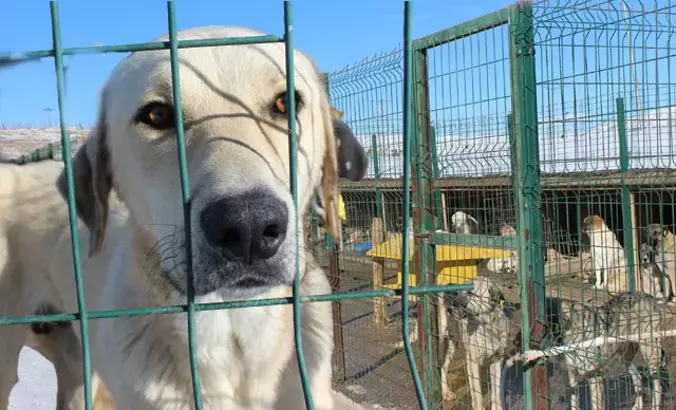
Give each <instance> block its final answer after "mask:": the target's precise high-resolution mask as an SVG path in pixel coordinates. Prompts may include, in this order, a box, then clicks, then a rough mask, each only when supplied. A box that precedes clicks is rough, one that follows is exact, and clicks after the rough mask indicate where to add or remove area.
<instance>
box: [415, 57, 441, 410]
mask: <svg viewBox="0 0 676 410" xmlns="http://www.w3.org/2000/svg"><path fill="white" fill-rule="evenodd" d="M413 59H414V61H413V64H414V66H413V73H414V74H413V75H414V77H413V78H414V86H415V89H414V91H415V94H414V107H415V111H414V113H415V114H416V115H415V117H414V126H415V132H413V135H412V137H413V141H414V152H413V154H414V157H413V158H414V162H413V169H412V171H413V177H414V183H415V186H414V189H413V191H414V194H415V197H414V198H415V202H414V204H415V205H414V219H415V223H414V225H413V226H414V231H415V233H416V236H415V246H416V250H417V252H416V255H415V258H414V260H415V263H416V266H417V269H416V271H417V272H418V273H417V274H418V276H419V278H420V279H419V282H420V283H421V284H425V285H428V284H430V283H435V281H436V257H435V246H434V244H433V243H431V242H430V241H429V240H427V234H428V233H430V232H434V230H435V224H434V213H433V212H432V206H434V203H433V201H432V181H433V178H434V175H433V172H432V166H433V165H432V164H433V160H432V156H431V152H432V150H433V149H432V148H431V141H430V128H431V126H430V119H429V116H430V109H429V94H428V90H429V84H428V73H427V64H428V62H427V50H417V51H414V53H413ZM418 303H421V304H422V322H423V326H422V328H423V329H424V333H423V337H424V338H423V340H422V342H423V343H422V344H423V346H422V347H423V364H424V372H423V380H424V382H425V387H426V390H427V405H428V407H429V408H434V402H435V396H436V392H437V391H438V389H439V385H438V384H437V383H435V381H437V382H438V381H439V380H440V378H439V377H438V374H437V372H436V366H435V364H436V362H437V358H436V350H437V349H435V348H434V341H433V339H432V335H433V334H437V333H438V330H435V327H436V326H435V325H436V324H437V321H436V310H435V309H434V305H433V304H432V302H431V301H430V298H429V297H423V298H421V300H419V301H418Z"/></svg>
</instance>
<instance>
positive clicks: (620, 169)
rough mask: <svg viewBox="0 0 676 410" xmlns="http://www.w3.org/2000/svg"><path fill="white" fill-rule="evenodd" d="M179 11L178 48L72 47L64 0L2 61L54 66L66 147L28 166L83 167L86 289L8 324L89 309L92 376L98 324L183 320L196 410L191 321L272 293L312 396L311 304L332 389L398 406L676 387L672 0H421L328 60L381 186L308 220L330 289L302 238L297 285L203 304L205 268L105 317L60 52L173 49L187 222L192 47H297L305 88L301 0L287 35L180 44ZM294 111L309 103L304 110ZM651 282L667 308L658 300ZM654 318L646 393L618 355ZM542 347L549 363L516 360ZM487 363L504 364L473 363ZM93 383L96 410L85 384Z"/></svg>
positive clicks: (539, 403) (621, 395) (596, 404)
mask: <svg viewBox="0 0 676 410" xmlns="http://www.w3.org/2000/svg"><path fill="white" fill-rule="evenodd" d="M167 4H168V26H169V33H170V35H169V40H168V41H161V42H151V43H136V44H122V45H113V46H98V47H72V48H63V47H62V46H61V44H60V38H59V21H58V10H57V7H56V3H55V2H53V1H52V2H51V9H52V24H53V37H54V38H53V42H54V45H53V49H52V50H40V51H32V52H25V53H0V67H3V66H13V65H18V64H21V63H22V62H26V61H33V60H39V59H42V58H51V57H53V58H54V59H55V68H56V74H57V91H58V96H59V114H60V122H61V144H50V145H48V146H45V147H43V148H40V149H38V150H35V151H33V152H30V153H26V154H25V155H23V156H21V157H20V158H18V159H16V160H15V162H18V163H20V164H24V163H27V162H33V161H41V160H45V159H59V158H60V159H61V160H62V161H63V162H64V163H65V165H66V176H67V179H68V182H69V183H68V186H69V190H68V206H69V216H70V226H71V228H70V229H71V234H72V235H73V259H74V261H75V264H74V270H75V278H76V287H77V295H78V311H77V312H67V313H62V314H53V315H36V316H28V317H2V318H0V325H17V324H30V323H41V322H47V321H49V322H68V321H73V320H79V321H80V330H81V332H82V334H83V339H82V345H83V346H82V348H83V355H84V358H85V360H84V363H83V365H84V368H85V371H87V372H88V371H89V370H91V361H90V358H89V346H88V341H87V337H86V334H87V328H88V323H91V321H92V320H100V319H106V318H115V317H134V316H143V315H164V314H179V313H183V314H187V318H188V328H189V333H190V340H189V342H190V343H189V344H190V352H188V353H189V354H190V358H191V375H192V383H193V391H194V396H195V407H196V408H198V409H199V408H203V406H204V405H203V403H202V399H201V393H200V392H201V389H200V379H199V375H198V372H197V366H196V357H195V353H194V347H195V345H196V341H195V340H194V333H193V331H192V327H193V326H194V316H195V314H196V313H197V312H205V311H215V310H221V309H243V308H252V307H263V306H275V305H291V308H292V309H293V319H294V340H295V349H296V357H297V360H298V366H299V370H300V376H301V383H302V386H303V392H304V398H305V402H306V407H307V408H308V409H311V408H314V403H313V397H312V395H311V394H310V389H309V380H308V375H307V370H306V368H305V367H306V366H305V363H304V361H305V359H304V355H303V346H302V333H301V330H300V326H299V324H300V322H301V321H302V320H303V318H302V317H301V314H300V312H301V305H302V304H303V303H317V302H331V303H332V308H333V319H334V326H333V330H334V344H335V351H334V354H333V367H334V368H333V373H334V385H335V386H337V388H339V389H341V391H343V392H347V393H350V394H351V395H352V396H355V397H356V396H360V395H362V396H363V397H362V399H363V401H364V402H369V403H372V404H378V405H381V406H382V407H388V406H389V407H394V408H402V409H407V408H421V409H441V408H479V407H482V406H485V407H501V408H503V409H505V410H507V409H521V408H526V409H529V410H530V409H535V408H537V409H546V408H549V407H551V406H552V405H553V404H554V403H556V400H557V399H556V398H557V397H565V400H566V401H567V403H566V405H568V404H570V405H573V406H578V405H579V404H580V400H581V397H585V398H587V399H588V401H589V402H588V403H586V405H587V407H589V408H592V409H600V408H603V406H604V405H605V404H608V405H609V406H610V407H611V408H618V409H625V408H626V409H629V408H631V407H632V405H634V404H635V403H636V402H637V400H641V399H642V397H643V396H646V397H645V399H646V400H649V402H652V403H653V404H655V403H657V401H658V399H657V398H656V397H657V396H652V395H653V394H657V393H655V392H656V391H658V390H660V391H662V392H663V393H664V397H667V396H669V395H673V394H675V393H674V391H673V389H674V387H673V386H676V384H674V383H673V381H672V380H673V379H672V373H674V372H676V367H672V366H671V365H669V364H668V363H667V362H666V361H665V362H664V363H666V364H664V366H666V367H660V368H659V369H657V368H655V365H654V363H655V361H654V360H658V359H659V358H658V357H657V356H655V357H652V356H649V353H646V352H648V350H646V349H654V351H660V352H662V351H664V354H665V355H666V356H665V358H666V357H667V356H670V355H672V354H673V353H674V352H672V350H673V349H672V348H671V346H670V345H667V344H664V345H663V344H661V342H660V341H659V337H657V335H658V332H663V331H668V329H666V328H661V329H660V328H659V326H667V327H668V324H669V323H670V321H673V315H674V313H675V312H676V311H674V312H672V310H673V309H672V305H673V303H674V301H676V299H674V298H672V297H670V296H669V294H668V289H669V288H670V286H671V285H670V282H669V281H670V280H673V279H672V278H670V277H669V275H668V274H665V273H664V272H670V271H669V269H671V268H670V267H669V266H670V265H669V264H670V263H671V264H672V265H673V259H674V257H673V252H674V251H673V250H670V248H669V249H667V248H665V241H664V240H662V241H661V242H660V243H653V242H655V232H658V233H660V234H662V235H663V237H665V238H668V237H669V236H668V234H667V232H669V233H673V232H674V231H675V230H676V206H675V205H674V203H675V202H676V201H675V198H674V189H676V144H675V143H674V138H673V137H674V130H676V102H675V101H676V91H675V90H676V87H675V86H674V84H673V79H672V77H673V76H674V75H675V74H676V72H675V71H674V70H676V68H675V67H676V64H675V63H676V61H675V60H676V53H675V52H674V44H676V43H674V40H675V39H676V5H673V4H672V3H671V2H669V1H668V0H664V1H662V0H657V1H655V2H653V3H650V4H647V3H644V2H640V1H637V2H633V1H624V0H608V1H602V2H597V1H578V2H572V3H571V2H566V1H558V0H537V1H519V2H515V3H514V4H512V5H510V6H509V7H506V8H504V9H500V10H497V11H494V12H492V13H489V14H487V15H485V16H481V17H478V18H475V19H472V20H470V21H467V22H463V23H461V24H457V25H455V26H452V27H448V28H447V29H444V30H441V31H438V32H435V33H431V34H429V35H426V36H424V37H422V38H418V39H413V38H411V34H410V32H411V16H412V11H411V3H410V2H409V1H405V2H404V13H403V17H404V21H403V23H404V24H403V43H402V45H401V46H397V47H396V48H394V49H393V50H391V51H388V52H385V53H379V54H375V55H374V56H372V57H370V58H366V59H363V60H361V61H359V62H357V63H354V64H350V65H348V66H346V67H345V68H342V69H339V70H336V71H334V72H331V73H328V74H327V75H326V86H327V90H328V92H329V94H330V98H331V104H332V106H334V107H335V108H336V110H337V111H338V112H339V113H340V116H341V118H342V119H343V121H344V122H345V123H347V124H348V125H349V127H350V129H351V130H352V132H353V133H354V135H355V137H356V138H357V140H358V141H359V142H360V143H361V145H362V146H363V147H364V149H365V155H366V156H367V157H368V161H369V166H368V170H367V173H366V177H365V178H364V179H363V180H360V181H347V180H341V181H340V193H341V198H340V199H341V201H342V202H343V205H344V216H343V226H342V236H343V238H342V241H343V242H342V243H338V242H337V240H336V239H335V238H333V237H332V236H331V235H330V234H328V233H327V232H325V230H324V227H323V226H322V224H321V221H320V219H321V218H319V217H318V215H317V214H316V213H315V212H314V209H313V210H312V213H310V214H308V215H307V222H304V223H305V224H306V225H307V227H306V229H307V231H309V232H307V233H308V238H309V239H307V248H309V250H311V251H312V254H313V255H314V256H315V258H316V259H317V261H318V262H319V264H320V265H322V267H323V268H324V269H325V271H326V273H327V276H328V278H329V281H330V283H331V289H332V291H331V293H330V294H322V295H313V296H302V295H301V294H300V281H299V276H300V265H299V264H300V252H299V250H297V251H296V261H295V263H296V271H295V272H296V280H295V281H294V284H293V288H292V289H293V294H292V297H284V298H269V299H259V300H241V301H228V302H220V303H197V302H195V301H194V298H193V296H192V280H191V279H190V277H191V272H190V269H188V276H189V278H188V281H189V282H188V283H189V284H188V289H189V291H188V294H189V298H188V303H187V304H185V305H174V306H163V307H153V308H140V309H120V310H105V311H104V310H94V311H87V310H86V309H85V303H84V296H85V294H84V292H83V290H82V287H81V269H82V268H81V267H80V256H79V254H78V249H79V247H78V246H75V245H76V244H77V241H78V239H77V229H76V226H77V224H76V222H77V217H76V214H75V211H74V209H75V208H74V195H75V192H74V190H73V187H72V169H71V155H72V147H73V146H75V145H77V144H79V138H73V136H72V132H69V130H68V129H67V128H66V127H65V123H64V121H63V107H62V104H63V101H62V99H63V94H64V83H63V64H62V58H63V56H64V55H80V54H97V53H118V52H119V53H123V52H142V51H148V50H168V52H169V54H170V55H171V58H172V60H171V61H172V79H173V84H174V88H173V90H174V100H175V101H179V104H177V105H176V106H175V111H176V118H177V124H176V125H177V130H178V132H177V142H178V146H179V147H180V149H179V152H178V160H179V169H180V178H181V193H182V201H183V205H184V214H185V217H186V226H185V229H186V234H188V237H189V229H190V228H189V222H188V220H189V218H188V216H189V215H190V199H191V198H190V185H189V180H188V172H187V167H186V153H185V148H184V141H183V139H184V137H183V132H182V129H183V125H182V119H181V116H180V113H181V110H180V108H181V107H180V86H179V84H178V68H177V62H176V61H177V60H176V58H177V55H178V53H179V49H181V48H191V47H211V46H235V45H242V44H254V43H273V42H280V43H285V47H286V66H285V68H286V75H287V90H289V91H288V92H289V95H290V96H291V97H292V98H291V100H294V98H293V89H294V77H293V71H294V68H293V66H294V64H293V30H292V24H291V23H292V22H291V4H290V2H288V1H285V2H284V35H283V36H282V37H278V36H274V35H269V36H256V37H246V38H225V39H208V40H178V39H176V32H175V30H176V29H175V10H174V5H173V2H171V1H169V2H168V3H167ZM289 112H290V113H291V114H293V113H294V112H295V107H294V104H293V103H291V106H290V107H289ZM288 129H289V152H290V158H289V162H290V165H291V174H290V176H289V177H290V181H291V183H290V191H291V194H292V196H293V198H294V204H295V207H296V212H299V211H301V210H299V209H298V206H299V205H298V188H299V187H298V180H297V175H296V172H295V170H296V165H297V161H298V158H297V149H298V145H297V144H298V141H297V135H296V124H295V120H294V115H289V122H288ZM594 221H595V222H594ZM592 222H594V223H595V224H596V225H594V224H593V223H592ZM593 226H600V228H598V229H599V231H598V232H596V233H594V231H593V229H592V228H593ZM296 232H299V226H296ZM594 235H596V236H594ZM651 235H652V236H651ZM297 239H298V240H301V239H300V238H297ZM298 243H300V242H298ZM667 246H671V245H669V243H668V242H667ZM189 247H190V246H188V248H189ZM657 248H659V249H657ZM612 258H615V259H613V260H611V259H612ZM651 258H652V259H651ZM189 260H191V259H189ZM189 265H190V264H189ZM649 267H654V268H655V269H656V270H654V271H648V268H649ZM650 269H652V268H650ZM650 272H657V273H650ZM674 275H676V273H675V274H674ZM674 278H676V276H674ZM484 280H485V281H484ZM599 281H600V282H599ZM597 282H599V283H597ZM476 284H481V287H478V288H477V287H476V286H475V285H476ZM674 289H676V287H674ZM458 292H461V295H462V297H458ZM482 292H484V293H482ZM626 292H631V293H630V295H631V297H632V298H639V299H629V298H628V297H627V296H626V294H627V293H626ZM646 294H647V295H649V296H650V297H652V298H653V299H650V300H658V301H659V303H658V302H656V303H655V304H651V303H652V302H645V300H646V299H640V297H643V296H645V295H646ZM623 295H625V296H623ZM642 295H643V296H642ZM473 297H481V298H482V299H480V301H481V303H480V305H481V306H489V307H492V308H491V310H490V315H493V316H490V317H488V316H481V315H482V314H483V313H477V314H476V315H477V316H476V317H479V318H480V320H477V322H476V323H474V322H471V321H470V320H469V319H468V317H470V318H474V317H475V316H473V315H474V314H475V313H476V312H470V313H471V314H470V313H467V312H468V311H467V309H469V307H471V306H473V305H472V304H471V303H467V302H466V301H467V300H471V298H473ZM623 297H627V299H622V298H623ZM663 299H666V300H663ZM636 300H640V301H642V302H637V301H636ZM463 301H464V302H463ZM618 301H619V302H618ZM625 302H626V305H620V306H624V307H625V309H624V310H621V315H624V316H621V317H622V318H624V319H626V320H627V321H628V322H630V323H639V324H638V325H626V326H629V327H627V328H621V326H622V325H623V323H624V322H622V321H621V320H619V319H618V322H613V323H614V325H617V326H618V329H620V330H617V332H620V333H621V332H622V331H625V333H626V334H624V336H626V340H623V337H624V336H622V335H618V334H615V333H613V334H610V333H612V332H615V330H613V331H607V332H608V334H598V332H599V330H598V329H595V328H590V326H589V323H590V320H591V321H592V322H593V320H613V319H617V317H618V316H617V315H619V314H618V313H617V312H611V311H610V310H609V309H611V308H612V307H613V306H615V307H617V306H618V305H616V304H617V303H625ZM662 302H668V303H662ZM463 303H465V304H464V305H463ZM614 304H615V305H614ZM458 306H461V308H459V307H458ZM609 306H610V307H609ZM626 306H629V307H626ZM463 309H465V310H463ZM459 310H460V311H462V312H465V313H464V314H465V316H463V315H462V314H461V313H458V311H459ZM609 312H610V313H609ZM575 315H578V316H575ZM604 315H605V316H604ZM592 319H593V320H592ZM470 323H471V324H470ZM477 323H478V324H477ZM631 326H634V328H632V327H631ZM639 330H640V331H641V332H643V333H645V332H651V334H654V335H656V337H655V338H642V339H641V338H639V339H641V343H642V344H641V345H640V346H639V345H637V348H638V349H639V350H640V349H643V350H641V352H642V353H641V354H643V355H648V356H649V357H648V359H646V358H645V357H643V359H645V360H646V361H647V362H650V359H651V358H652V359H654V360H653V362H650V363H648V364H646V366H647V370H648V371H647V372H644V373H645V374H644V375H643V376H645V377H647V378H649V379H650V381H651V389H648V390H650V391H649V392H648V391H646V392H643V391H642V387H641V388H640V389H639V388H638V387H637V384H636V380H637V379H636V377H637V376H636V372H635V369H634V367H635V366H636V365H635V363H634V360H635V358H633V357H632V358H629V357H625V356H627V355H628V354H627V353H626V352H615V351H613V352H615V353H616V354H615V356H612V357H610V356H603V355H604V354H605V352H606V351H611V350H612V346H614V343H615V342H618V341H619V342H622V341H625V342H627V343H629V342H631V341H633V340H634V339H636V338H635V337H634V336H635V335H634V334H633V333H632V334H629V333H631V331H635V332H638V331H639ZM595 332H596V333H595ZM606 336H607V337H608V338H607V340H608V345H607V346H604V349H606V350H603V351H600V350H594V351H592V350H589V349H588V348H585V347H584V346H586V345H585V344H586V343H588V341H589V340H595V342H594V343H597V344H596V345H594V346H598V345H599V344H600V342H599V340H600V339H601V338H603V337H606ZM653 339H654V340H653ZM636 340H638V339H636ZM581 346H582V347H581ZM558 351H562V352H566V353H565V354H563V355H561V358H562V360H561V361H560V363H559V362H556V361H554V360H551V359H547V356H548V355H547V354H546V352H558ZM514 352H518V353H524V352H529V353H530V354H531V356H527V355H525V356H519V355H515V356H513V358H512V359H513V360H509V361H508V362H507V363H508V365H505V362H503V361H501V359H502V358H503V357H507V356H509V355H511V354H514ZM533 352H536V353H537V354H536V353H533ZM489 357H490V358H491V359H489ZM495 357H498V358H499V359H495ZM527 357H538V358H539V360H537V361H535V362H534V363H530V364H529V365H528V366H517V365H516V364H515V363H517V362H518V361H519V360H523V359H524V358H527ZM515 358H516V359H515ZM611 358H612V359H617V360H616V362H617V363H618V364H619V365H623V366H624V368H626V369H625V370H617V371H616V370H613V371H610V370H606V369H601V367H600V364H599V363H600V362H599V360H610V359H611ZM477 360H483V361H482V362H481V363H479V362H477ZM490 360H495V361H490ZM658 361H659V360H658ZM597 362H599V363H597ZM651 363H652V364H651ZM479 365H481V366H485V367H487V368H488V369H489V370H488V371H487V372H481V371H480V370H474V369H475V367H476V368H477V369H478V368H479ZM651 366H652V367H651ZM660 366H662V364H660ZM620 367H621V366H620ZM624 368H623V369H624ZM496 369H499V371H498V370H496ZM613 369H614V368H613ZM627 369H628V370H627ZM552 370H555V371H554V372H552ZM657 370H659V372H661V373H659V372H658V371H657ZM594 372H596V373H594ZM592 374H593V376H592ZM665 374H666V375H665ZM402 375H403V376H402ZM409 376H410V377H409ZM582 380H586V381H587V383H585V384H581V381H582ZM641 383H642V382H641ZM656 383H660V384H659V386H661V387H659V389H658V388H657V387H656V386H657V384H656ZM672 385H673V386H672ZM482 386H483V388H482ZM584 389H589V393H588V394H585V393H583V390H584ZM486 392H488V393H486ZM650 396H652V397H650ZM85 398H86V400H87V406H88V407H87V408H88V409H90V408H91V398H92V392H91V382H90V381H89V380H86V381H85ZM653 400H654V401H653ZM666 400H667V399H666V398H662V402H663V403H665V404H666V403H667V402H666ZM486 401H489V402H488V403H486Z"/></svg>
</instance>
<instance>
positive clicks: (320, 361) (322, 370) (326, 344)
mask: <svg viewBox="0 0 676 410" xmlns="http://www.w3.org/2000/svg"><path fill="white" fill-rule="evenodd" d="M306 258H312V256H309V255H308V256H306ZM301 292H302V293H303V295H320V294H328V293H331V285H330V284H329V282H328V280H327V279H326V276H325V275H324V272H323V271H322V270H321V269H319V268H317V267H314V266H308V269H307V271H306V272H305V276H304V277H303V282H302V284H301ZM301 317H302V320H303V323H302V329H301V331H302V337H303V353H304V355H305V364H306V368H307V372H308V376H309V378H310V384H311V391H312V398H313V402H314V405H315V408H317V409H318V410H325V409H326V410H329V409H333V408H334V395H333V390H332V388H331V370H332V369H331V358H332V353H333V312H332V310H331V302H312V303H304V304H303V305H302V311H301ZM295 356H296V355H295V352H294V354H293V359H292V360H290V361H289V363H288V364H287V365H286V368H285V370H284V374H283V375H282V379H281V389H280V396H279V398H278V399H277V404H276V405H275V408H276V409H279V410H286V409H301V408H304V407H305V405H304V399H303V392H302V387H301V384H300V375H299V372H298V361H297V359H296V357H295Z"/></svg>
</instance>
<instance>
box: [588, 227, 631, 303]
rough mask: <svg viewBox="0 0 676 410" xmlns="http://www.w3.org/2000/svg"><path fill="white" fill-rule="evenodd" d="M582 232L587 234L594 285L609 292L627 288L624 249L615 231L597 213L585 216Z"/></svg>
mask: <svg viewBox="0 0 676 410" xmlns="http://www.w3.org/2000/svg"><path fill="white" fill-rule="evenodd" d="M582 233H585V234H587V235H588V236H589V250H590V253H591V257H592V263H593V264H594V277H595V281H594V287H596V288H605V289H606V290H608V291H610V292H621V291H625V290H627V275H626V269H625V266H626V265H627V261H626V259H625V254H624V249H623V248H622V245H620V243H619V241H618V240H617V237H616V236H615V233H614V232H613V231H611V230H610V229H609V228H608V226H607V225H606V222H605V221H604V220H603V218H601V217H600V216H598V215H590V216H588V217H586V218H585V219H584V221H583V223H582Z"/></svg>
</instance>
